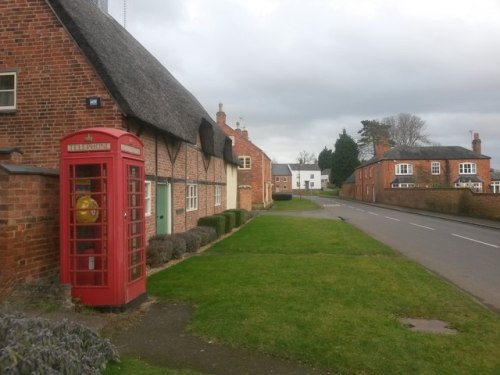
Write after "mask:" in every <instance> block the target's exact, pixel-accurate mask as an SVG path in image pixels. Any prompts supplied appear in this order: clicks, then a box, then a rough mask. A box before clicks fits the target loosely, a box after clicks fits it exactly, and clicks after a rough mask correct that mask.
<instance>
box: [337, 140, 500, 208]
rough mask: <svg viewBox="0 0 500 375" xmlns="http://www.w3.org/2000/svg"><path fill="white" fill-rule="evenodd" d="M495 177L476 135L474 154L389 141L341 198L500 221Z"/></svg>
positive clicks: (359, 170)
mask: <svg viewBox="0 0 500 375" xmlns="http://www.w3.org/2000/svg"><path fill="white" fill-rule="evenodd" d="M492 175H493V174H492V173H491V170H490V157H489V156H485V155H483V154H482V153H481V140H480V139H479V134H475V135H474V140H473V143H472V150H468V149H466V148H463V147H458V146H431V147H407V146H398V147H394V148H390V147H389V144H388V143H387V142H385V143H381V144H379V145H378V146H377V148H376V153H375V156H374V157H373V158H372V159H371V160H369V161H367V162H365V163H363V164H361V165H360V166H359V167H358V168H357V169H356V170H355V172H354V174H353V176H351V177H350V178H349V180H348V181H346V182H345V183H344V184H343V185H342V192H341V196H342V197H345V198H352V199H356V200H361V201H367V202H378V203H387V204H394V205H401V206H407V207H414V208H419V209H425V210H434V211H441V212H448V213H454V214H466V215H470V216H480V217H489V218H500V200H499V199H498V198H500V197H499V196H498V195H497V194H493V193H495V192H496V191H495V185H494V184H492V181H491V176H492ZM457 188H462V189H457ZM477 193H483V194H477ZM484 193H487V194H484ZM488 193H489V194H488Z"/></svg>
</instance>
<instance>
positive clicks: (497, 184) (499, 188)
mask: <svg viewBox="0 0 500 375" xmlns="http://www.w3.org/2000/svg"><path fill="white" fill-rule="evenodd" d="M491 191H492V192H493V194H500V181H492V182H491Z"/></svg>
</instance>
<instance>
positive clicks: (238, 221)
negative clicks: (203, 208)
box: [224, 208, 248, 228]
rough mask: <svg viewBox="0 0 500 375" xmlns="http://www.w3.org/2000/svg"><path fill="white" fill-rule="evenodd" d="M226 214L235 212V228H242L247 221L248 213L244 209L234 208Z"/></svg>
mask: <svg viewBox="0 0 500 375" xmlns="http://www.w3.org/2000/svg"><path fill="white" fill-rule="evenodd" d="M224 212H233V213H234V216H235V222H234V226H235V227H236V228H238V227H240V226H242V225H243V224H245V223H246V221H247V217H248V212H247V211H246V210H244V209H242V208H234V209H231V210H226V211H224Z"/></svg>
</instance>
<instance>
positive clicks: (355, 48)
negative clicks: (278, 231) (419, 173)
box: [108, 0, 500, 169]
mask: <svg viewBox="0 0 500 375" xmlns="http://www.w3.org/2000/svg"><path fill="white" fill-rule="evenodd" d="M108 2H109V12H110V13H111V15H112V16H113V17H115V18H116V19H117V20H118V21H119V22H120V23H122V24H123V23H124V0H108ZM126 27H127V30H128V31H129V32H130V33H132V35H134V37H135V38H136V39H138V40H139V41H140V42H141V43H142V44H143V45H144V46H145V47H146V48H147V49H148V50H149V51H150V52H151V53H152V54H153V55H155V56H156V57H157V58H158V59H159V60H160V61H161V62H162V63H163V65H165V67H166V68H167V69H168V70H169V71H170V72H171V73H172V74H173V75H174V76H175V77H176V78H177V79H178V80H179V81H180V82H181V83H182V84H183V85H184V86H185V87H186V88H187V89H188V90H189V91H191V92H192V93H193V94H194V95H195V96H196V97H197V99H198V100H199V101H200V103H201V104H202V105H203V106H204V108H205V109H206V110H207V111H208V113H210V114H211V115H212V116H213V117H214V118H215V113H216V112H217V110H218V103H220V102H222V103H224V111H225V112H226V114H227V119H228V121H227V122H228V124H229V125H231V126H234V125H235V123H236V122H237V121H240V122H241V123H242V124H243V125H244V126H245V127H246V128H247V130H248V131H249V136H250V138H251V140H252V141H253V142H254V143H255V144H257V145H258V146H259V147H260V148H261V149H263V150H264V151H265V152H266V153H267V154H268V155H269V156H270V157H271V158H272V159H273V160H275V161H277V162H280V163H287V162H295V161H296V158H297V156H298V154H299V152H300V151H302V150H305V151H308V152H310V153H315V154H316V156H317V155H318V154H319V152H320V151H321V150H322V149H323V148H324V147H325V146H326V147H328V148H330V149H332V148H333V147H334V143H335V141H336V140H337V138H338V135H339V133H341V132H342V129H343V128H345V129H346V131H347V133H348V134H350V135H351V136H352V137H354V138H355V139H356V138H357V136H358V134H357V131H358V130H359V129H360V128H361V127H362V125H361V121H362V120H371V119H381V118H383V117H387V116H390V115H395V114H398V113H411V114H414V115H417V116H419V117H420V118H422V119H423V120H424V121H425V122H426V125H427V129H426V132H427V133H428V134H429V136H430V139H431V140H432V141H433V142H436V143H439V144H441V145H450V146H451V145H453V146H463V147H467V148H470V147H471V132H478V133H479V134H480V138H481V139H482V152H483V154H485V155H488V156H491V157H492V167H495V168H497V169H500V0H478V1H474V2H473V1H470V0H404V1H401V0H210V1H207V0H167V1H165V0H147V1H145V0H141V1H140V0H126Z"/></svg>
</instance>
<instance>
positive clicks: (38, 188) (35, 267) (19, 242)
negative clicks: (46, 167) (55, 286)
mask: <svg viewBox="0 0 500 375" xmlns="http://www.w3.org/2000/svg"><path fill="white" fill-rule="evenodd" d="M58 192H59V179H58V177H57V176H43V175H13V174H9V173H6V172H5V171H4V170H3V169H1V168H0V217H1V219H0V298H1V297H5V296H6V295H7V294H8V293H9V292H10V289H11V287H12V286H13V285H14V284H16V283H26V282H31V281H34V280H40V279H42V280H50V281H57V279H58V273H59V224H58V223H59V199H58V198H57V197H58ZM54 196H55V197H56V198H55V199H54Z"/></svg>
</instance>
